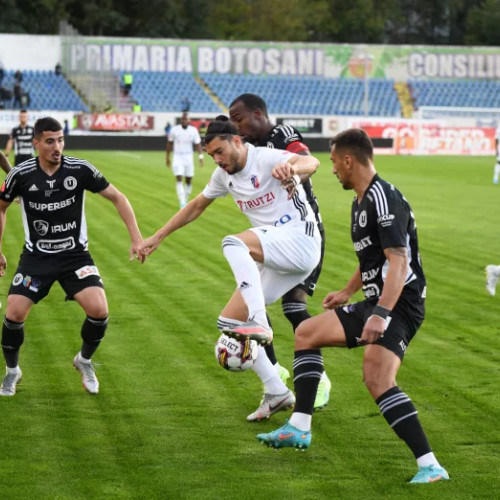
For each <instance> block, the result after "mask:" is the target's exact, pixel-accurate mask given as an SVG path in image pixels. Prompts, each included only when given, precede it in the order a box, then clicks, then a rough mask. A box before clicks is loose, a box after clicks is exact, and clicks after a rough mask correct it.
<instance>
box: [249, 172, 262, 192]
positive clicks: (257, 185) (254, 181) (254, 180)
mask: <svg viewBox="0 0 500 500" xmlns="http://www.w3.org/2000/svg"><path fill="white" fill-rule="evenodd" d="M250 180H251V181H252V186H253V187H254V188H255V189H259V188H260V182H259V178H258V177H257V176H256V175H252V177H250Z"/></svg>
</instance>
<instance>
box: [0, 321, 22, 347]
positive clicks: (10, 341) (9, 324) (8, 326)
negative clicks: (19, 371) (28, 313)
mask: <svg viewBox="0 0 500 500" xmlns="http://www.w3.org/2000/svg"><path fill="white" fill-rule="evenodd" d="M23 342H24V322H17V321H14V320H12V319H7V317H4V319H3V327H2V347H3V348H4V349H9V350H12V351H17V350H18V349H19V348H20V347H21V346H22V345H23Z"/></svg>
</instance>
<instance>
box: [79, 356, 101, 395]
mask: <svg viewBox="0 0 500 500" xmlns="http://www.w3.org/2000/svg"><path fill="white" fill-rule="evenodd" d="M73 365H74V367H75V368H76V369H77V370H78V371H79V372H80V374H81V375H82V383H83V388H84V389H85V390H86V391H88V392H90V394H97V393H98V392H99V381H98V380H97V377H96V375H95V370H94V367H93V365H92V363H91V362H90V363H83V362H81V361H80V359H79V356H78V354H77V355H76V356H75V358H74V359H73Z"/></svg>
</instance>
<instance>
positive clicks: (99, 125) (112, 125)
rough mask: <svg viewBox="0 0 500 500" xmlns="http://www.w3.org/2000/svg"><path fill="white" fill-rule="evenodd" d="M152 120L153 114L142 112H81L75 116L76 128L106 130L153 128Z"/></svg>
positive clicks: (124, 130)
mask: <svg viewBox="0 0 500 500" xmlns="http://www.w3.org/2000/svg"><path fill="white" fill-rule="evenodd" d="M154 121H155V120H154V116H153V115H146V114H144V113H82V114H79V115H78V116H77V128H78V129H80V130H91V131H92V130H100V131H108V132H121V131H123V132H130V131H133V130H153V129H154V126H155V125H154Z"/></svg>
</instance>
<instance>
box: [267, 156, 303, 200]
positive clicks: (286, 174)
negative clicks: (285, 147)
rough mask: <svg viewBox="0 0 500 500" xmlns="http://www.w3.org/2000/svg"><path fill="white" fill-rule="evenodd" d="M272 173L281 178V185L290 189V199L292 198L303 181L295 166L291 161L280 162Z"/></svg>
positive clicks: (276, 177)
mask: <svg viewBox="0 0 500 500" xmlns="http://www.w3.org/2000/svg"><path fill="white" fill-rule="evenodd" d="M271 175H272V176H273V177H274V178H275V179H279V180H281V185H282V186H283V188H284V189H286V190H287V191H288V199H290V198H292V196H293V195H294V194H295V192H296V191H297V186H298V185H299V184H300V183H301V180H300V177H299V176H298V175H296V174H295V167H294V166H293V165H292V164H290V163H279V164H278V165H276V166H275V167H274V168H273V170H272V171H271Z"/></svg>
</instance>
